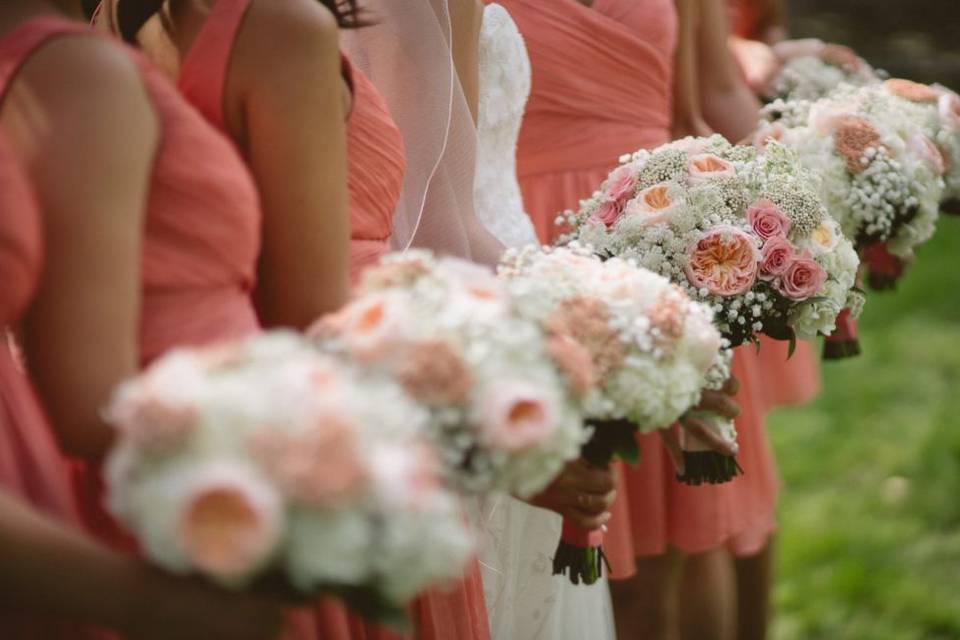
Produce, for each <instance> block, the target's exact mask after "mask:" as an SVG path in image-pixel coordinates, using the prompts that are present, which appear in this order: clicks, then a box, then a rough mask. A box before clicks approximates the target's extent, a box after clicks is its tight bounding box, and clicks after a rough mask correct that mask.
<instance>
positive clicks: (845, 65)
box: [764, 54, 877, 101]
mask: <svg viewBox="0 0 960 640" xmlns="http://www.w3.org/2000/svg"><path fill="white" fill-rule="evenodd" d="M876 81H877V74H876V72H875V71H874V70H873V69H871V68H870V66H869V65H866V64H863V63H862V61H860V62H859V63H857V62H840V61H831V60H828V59H825V58H824V56H823V55H822V54H816V55H814V54H810V55H802V56H797V57H793V58H790V59H788V60H786V61H785V62H784V63H783V66H782V67H780V70H779V71H778V73H777V74H776V76H774V78H773V80H771V81H770V83H769V85H768V86H767V88H766V90H765V91H764V95H765V96H766V97H767V98H768V99H770V100H775V99H778V98H779V99H783V100H790V101H794V100H819V99H820V98H823V97H825V96H826V95H828V94H829V93H830V92H831V91H833V90H834V89H836V87H838V86H840V85H841V84H847V85H854V86H861V85H865V84H869V83H871V82H876Z"/></svg>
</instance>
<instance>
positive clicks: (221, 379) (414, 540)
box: [105, 332, 473, 608]
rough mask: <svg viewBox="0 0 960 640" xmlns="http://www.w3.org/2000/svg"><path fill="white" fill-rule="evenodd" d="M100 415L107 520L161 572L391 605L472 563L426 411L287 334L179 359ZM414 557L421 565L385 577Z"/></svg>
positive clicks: (386, 383)
mask: <svg viewBox="0 0 960 640" xmlns="http://www.w3.org/2000/svg"><path fill="white" fill-rule="evenodd" d="M106 415H107V418H108V419H109V420H110V421H111V422H112V423H114V424H115V425H116V427H117V429H118V441H117V444H116V445H115V447H114V449H113V450H112V451H111V453H110V456H109V458H108V460H107V464H106V468H105V475H106V479H107V486H108V498H107V500H108V507H109V509H110V510H111V511H112V513H113V514H114V515H115V516H116V517H117V518H119V520H120V521H121V522H122V523H123V524H124V525H126V527H127V528H128V529H129V530H130V531H131V532H133V533H134V534H135V535H136V536H137V538H138V539H139V540H140V542H141V544H142V545H143V548H144V550H145V553H146V555H147V556H148V557H149V558H150V559H151V560H152V561H154V562H156V563H157V564H159V565H161V566H163V567H164V568H166V569H168V570H170V571H174V572H178V573H202V574H205V575H207V576H208V577H209V578H211V579H213V580H215V581H217V582H219V583H221V584H223V585H225V586H229V587H234V588H238V587H243V586H245V585H247V584H249V583H250V582H251V581H252V580H254V579H255V578H256V577H257V576H259V575H261V574H263V573H273V572H279V573H281V574H284V575H285V576H286V577H287V579H288V580H289V582H290V584H291V585H292V586H293V587H294V588H296V589H299V590H301V591H303V592H305V593H316V592H320V591H324V590H334V591H337V590H341V589H367V590H371V591H373V592H376V593H379V594H380V595H382V597H383V601H384V602H387V603H390V604H392V605H394V606H396V607H397V608H399V607H402V606H403V605H404V604H405V603H406V601H407V600H409V598H410V597H412V595H413V594H414V593H415V592H417V591H419V590H422V589H423V588H425V587H427V586H429V585H431V584H435V583H437V582H442V581H446V580H448V579H450V578H453V577H456V576H457V575H458V574H459V572H460V569H461V568H462V567H463V566H464V564H465V563H466V561H467V559H468V558H469V556H470V553H471V548H472V545H473V537H472V534H471V533H470V531H469V530H468V528H467V527H466V525H465V523H464V520H463V517H462V513H461V510H460V507H459V505H458V503H457V500H456V498H455V496H454V495H453V494H451V493H450V492H449V491H448V490H447V489H445V488H444V486H443V485H442V483H441V482H440V478H439V474H438V473H437V469H436V463H435V460H434V458H433V455H432V454H431V453H429V452H430V449H429V448H428V447H427V442H428V441H427V439H426V436H427V427H428V418H429V414H428V413H427V412H426V411H425V410H424V409H423V408H422V407H420V406H419V405H418V404H416V403H415V402H412V401H411V400H410V399H409V398H408V396H407V395H406V394H405V393H404V392H403V391H402V390H401V389H400V388H399V387H398V386H397V385H396V384H395V383H393V382H392V381H390V380H389V379H387V378H382V377H372V376H365V375H362V374H361V373H360V372H359V371H357V370H355V369H353V368H351V367H349V366H346V365H345V364H344V363H342V362H337V361H335V360H334V359H332V358H330V357H327V356H324V355H322V354H319V353H317V351H316V350H315V349H314V348H313V347H312V346H311V345H310V344H309V343H307V342H306V341H305V340H303V339H302V338H300V337H298V336H296V335H294V334H292V333H287V332H274V333H266V334H262V335H259V336H255V337H251V338H248V339H245V340H241V341H239V342H236V343H231V344H224V345H220V346H215V347H210V348H207V349H193V350H186V349H184V350H179V351H174V352H172V353H170V354H168V355H167V356H165V357H163V358H161V359H160V360H158V361H157V362H156V363H155V364H153V365H152V366H151V367H149V368H148V369H147V370H146V371H144V372H143V373H142V374H141V375H139V376H137V377H136V378H134V379H133V380H130V381H128V382H126V383H124V384H123V385H121V387H120V388H119V389H118V390H117V392H116V394H115V397H114V399H113V401H112V403H111V405H110V407H109V408H108V410H107V412H106ZM424 522H429V523H432V524H433V525H435V526H436V530H435V531H434V532H431V533H430V534H429V535H428V534H427V532H424V531H423V524H422V523H424ZM384 531H391V532H394V533H393V535H394V536H401V535H407V534H405V533H404V532H410V533H409V534H408V535H407V537H406V538H405V541H404V542H403V544H400V543H396V542H393V541H391V539H390V538H389V537H388V536H386V535H385V534H384ZM411 558H413V559H420V558H429V559H430V561H429V562H427V561H426V560H424V561H423V562H419V561H418V564H417V567H416V570H411V571H408V572H406V573H404V575H403V576H402V577H397V576H394V575H388V574H387V573H386V571H387V570H388V569H389V571H391V572H393V571H394V569H395V568H396V567H398V566H404V565H405V563H407V562H409V561H410V559H411ZM397 581H404V583H403V584H402V585H397V584H396V582H397Z"/></svg>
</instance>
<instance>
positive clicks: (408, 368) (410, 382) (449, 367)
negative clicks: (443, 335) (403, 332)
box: [394, 338, 473, 407]
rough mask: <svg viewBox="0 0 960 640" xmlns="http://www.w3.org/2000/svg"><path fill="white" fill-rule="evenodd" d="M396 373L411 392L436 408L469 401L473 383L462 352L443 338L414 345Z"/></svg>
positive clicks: (396, 369) (398, 378) (402, 359)
mask: <svg viewBox="0 0 960 640" xmlns="http://www.w3.org/2000/svg"><path fill="white" fill-rule="evenodd" d="M394 375H395V376H396V378H397V380H398V381H399V382H400V385H401V386H402V387H403V388H404V390H406V392H407V393H409V394H410V395H411V396H413V397H414V398H416V399H417V400H419V401H420V402H423V403H425V404H428V405H431V406H435V407H437V406H444V405H463V404H466V402H467V400H468V398H469V397H470V390H471V388H472V384H473V383H472V380H471V377H470V370H469V369H467V364H466V363H465V362H464V361H463V358H462V357H461V356H460V353H459V352H458V351H457V350H456V349H455V348H454V347H453V345H451V344H450V343H449V342H447V341H445V340H442V339H440V338H434V339H426V340H421V341H420V342H417V343H416V344H413V345H411V347H410V348H409V349H408V351H407V353H406V354H405V355H404V357H403V358H401V359H400V360H399V362H397V364H396V367H395V371H394Z"/></svg>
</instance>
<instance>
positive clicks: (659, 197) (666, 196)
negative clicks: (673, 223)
mask: <svg viewBox="0 0 960 640" xmlns="http://www.w3.org/2000/svg"><path fill="white" fill-rule="evenodd" d="M678 206H679V203H678V202H677V201H675V200H674V199H673V198H671V197H670V189H669V187H668V186H667V185H665V184H655V185H653V186H652V187H648V188H646V189H644V190H643V191H641V192H640V193H638V194H637V197H636V198H634V199H633V200H631V201H630V202H628V203H627V208H626V211H625V213H626V215H628V216H631V217H634V216H639V217H640V219H641V220H643V222H644V224H648V225H652V224H660V223H663V222H667V221H668V220H669V219H670V217H671V216H672V215H673V214H674V212H675V211H676V210H677V207H678Z"/></svg>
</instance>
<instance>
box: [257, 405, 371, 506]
mask: <svg viewBox="0 0 960 640" xmlns="http://www.w3.org/2000/svg"><path fill="white" fill-rule="evenodd" d="M249 450H250V452H251V454H252V455H253V456H254V458H256V460H257V461H259V462H260V464H261V466H262V468H263V469H264V470H265V471H266V473H267V474H268V475H269V476H270V477H271V478H272V479H273V480H274V482H276V483H277V486H278V487H280V489H281V491H282V492H283V493H284V495H286V496H288V497H290V498H292V499H294V500H297V501H298V502H301V503H303V504H308V505H311V506H318V507H337V506H338V505H340V504H343V503H345V502H346V501H348V500H349V499H350V498H351V497H353V496H355V495H357V494H359V493H361V492H362V491H363V490H364V489H365V488H366V486H367V484H368V483H369V476H368V474H367V470H366V468H365V467H364V465H363V463H362V461H361V460H362V459H361V456H360V446H359V443H358V442H357V441H356V438H355V436H354V431H353V427H352V425H351V424H350V422H349V420H348V418H346V417H345V416H342V415H340V414H339V413H338V412H336V411H333V410H323V411H321V413H319V414H318V415H317V416H316V417H315V418H314V423H313V424H311V425H310V426H309V427H307V428H305V429H303V431H302V432H299V433H296V434H291V433H284V432H281V431H278V430H276V429H264V430H262V431H259V432H257V433H255V434H254V435H253V436H252V437H251V439H250V441H249Z"/></svg>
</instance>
